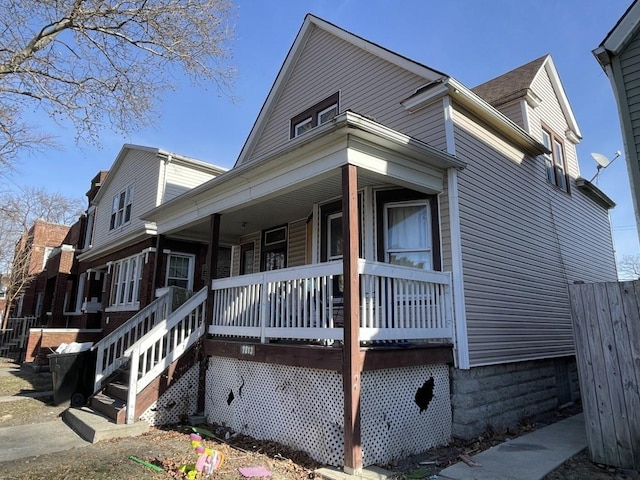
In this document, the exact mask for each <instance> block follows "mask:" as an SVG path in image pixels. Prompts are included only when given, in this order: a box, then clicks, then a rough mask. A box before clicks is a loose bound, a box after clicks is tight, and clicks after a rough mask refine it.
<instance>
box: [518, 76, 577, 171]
mask: <svg viewBox="0 0 640 480" xmlns="http://www.w3.org/2000/svg"><path fill="white" fill-rule="evenodd" d="M531 89H532V90H533V91H534V93H535V94H536V95H537V96H538V97H540V98H541V99H542V102H541V103H540V105H538V106H537V107H536V108H535V109H531V108H530V109H529V112H530V113H529V115H530V116H529V125H530V129H531V132H530V133H531V135H532V136H533V137H535V138H536V139H537V140H538V141H541V140H542V122H544V123H545V125H547V126H548V127H549V128H551V129H552V130H553V133H555V134H556V135H558V136H560V137H561V138H562V139H563V140H564V154H565V161H566V165H567V173H568V174H569V176H570V177H572V178H576V177H578V176H579V175H580V168H579V166H578V157H577V153H576V146H575V145H574V144H573V143H571V142H570V141H569V140H567V139H566V131H567V128H568V126H569V125H568V123H567V120H566V118H565V116H564V113H563V112H562V109H561V108H560V103H559V102H558V99H557V98H556V95H555V92H554V90H553V86H552V85H551V80H550V79H549V75H548V73H547V71H546V69H544V68H543V69H541V70H540V72H539V73H538V75H537V76H536V78H535V80H534V81H533V84H532V86H531ZM542 173H543V175H544V174H545V173H544V171H543V172H542ZM543 178H544V176H543Z"/></svg>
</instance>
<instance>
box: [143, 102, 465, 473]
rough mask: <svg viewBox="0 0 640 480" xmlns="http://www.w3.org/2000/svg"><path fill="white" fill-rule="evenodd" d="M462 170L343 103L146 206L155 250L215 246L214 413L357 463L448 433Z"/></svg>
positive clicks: (209, 302)
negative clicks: (182, 243) (222, 264)
mask: <svg viewBox="0 0 640 480" xmlns="http://www.w3.org/2000/svg"><path fill="white" fill-rule="evenodd" d="M463 167H464V164H463V163H462V162H459V161H457V160H456V159H455V157H453V156H451V155H448V154H446V153H443V152H442V151H441V150H438V149H435V148H433V147H431V146H429V145H426V144H424V143H422V142H419V141H417V140H415V139H413V138H410V137H407V136H406V135H403V134H400V133H398V132H395V131H392V130H390V129H388V128H386V127H384V126H382V125H380V124H377V123H376V122H375V121H372V120H370V119H367V118H365V117H362V116H359V115H357V114H354V113H352V112H346V113H345V114H342V115H340V116H338V117H336V118H335V119H334V120H333V121H331V122H330V123H328V124H325V125H322V126H319V127H317V128H315V129H313V130H311V131H309V132H308V133H306V134H305V135H302V136H300V137H297V138H294V139H292V140H291V141H290V142H288V143H287V144H286V145H284V146H283V147H282V148H278V149H276V150H274V151H269V152H268V153H266V154H265V155H264V156H263V157H260V158H259V159H256V160H255V161H252V162H250V163H246V164H241V165H239V166H236V167H235V168H233V169H232V170H230V171H229V172H227V173H226V174H223V175H221V176H219V177H217V178H216V179H213V180H211V181H210V182H208V183H207V184H204V185H202V186H200V187H197V188H195V189H193V190H192V191H190V192H188V193H186V194H184V195H182V196H181V197H179V198H176V199H175V200H173V201H171V202H168V203H167V204H165V205H163V206H162V207H161V208H160V207H158V208H156V209H154V210H151V211H150V212H148V213H147V214H145V216H144V219H145V220H146V221H148V222H149V223H148V225H149V229H150V230H151V229H153V228H155V229H156V232H157V234H158V237H157V238H158V242H157V245H156V251H158V252H161V251H167V250H169V249H168V248H167V242H168V241H169V240H171V239H182V240H191V241H197V242H201V243H202V244H206V245H207V246H208V253H207V259H206V269H203V270H206V272H207V276H208V281H207V286H208V289H207V293H206V295H207V299H206V308H205V311H206V332H207V333H208V334H209V338H207V339H205V340H204V351H205V353H206V355H207V358H206V359H205V363H203V364H202V366H203V367H204V366H205V365H206V367H207V368H206V369H205V368H201V370H200V375H201V378H202V377H203V376H204V377H206V381H204V382H203V381H202V380H201V382H200V383H201V384H202V383H204V384H205V385H206V387H205V389H204V392H203V395H204V397H205V398H204V399H203V402H204V405H201V407H204V408H203V409H204V411H206V412H207V415H208V419H209V420H210V421H212V422H217V423H219V422H225V423H226V424H227V425H233V427H234V429H236V430H238V431H243V432H245V433H248V434H250V435H253V436H255V437H256V438H270V439H273V440H277V441H281V442H283V443H286V444H288V445H291V446H294V447H299V448H301V449H303V450H307V451H313V452H314V455H315V458H318V459H322V460H323V461H326V462H327V463H330V464H334V465H341V466H344V468H345V470H346V471H350V472H357V471H359V470H360V469H361V468H362V465H363V460H364V462H365V464H370V462H374V463H375V462H376V461H379V460H380V461H381V460H382V459H383V458H387V459H390V458H392V457H393V456H394V455H397V454H398V452H399V451H403V452H405V453H407V452H409V451H411V452H415V453H417V452H418V451H420V450H424V449H426V448H429V446H434V445H436V444H439V443H445V442H446V441H447V440H448V438H449V435H450V433H451V413H450V412H451V410H450V402H449V366H450V364H451V363H453V361H454V345H462V346H464V345H465V342H460V341H459V340H460V339H459V337H460V335H463V334H464V332H465V329H464V328H463V327H464V326H462V328H461V325H458V323H459V322H460V321H461V320H462V319H463V316H461V315H459V314H458V310H459V308H460V302H461V299H462V297H461V296H460V295H458V293H459V292H461V290H460V285H459V282H460V281H461V277H459V275H457V274H456V273H455V272H456V262H458V261H459V257H458V256H457V254H456V248H457V247H456V245H457V242H458V241H459V238H458V236H457V234H456V232H455V231H453V229H452V228H450V227H451V224H452V220H451V219H452V218H454V217H455V215H456V214H457V212H456V210H455V208H456V205H457V204H456V201H457V197H456V195H457V192H456V190H455V187H456V185H455V170H456V169H459V168H463ZM223 249H229V250H230V252H231V253H230V255H231V262H230V264H231V269H230V274H231V275H230V276H229V277H228V278H219V277H220V275H219V272H220V268H219V264H218V259H219V258H220V252H221V251H222V250H223ZM156 270H157V269H156ZM452 272H453V273H452ZM456 282H458V283H456ZM454 289H455V292H456V298H455V300H456V303H455V307H454V298H453V290H454ZM458 356H459V355H456V358H457V357H458ZM303 392H311V400H309V399H307V398H306V397H305V395H304V393H303ZM416 399H418V400H416ZM378 400H380V402H382V403H380V402H378ZM427 407H428V408H427ZM267 411H268V412H270V413H271V412H274V415H269V416H268V417H269V418H266V416H265V415H264V412H267ZM275 412H279V413H278V414H277V415H276V413H275ZM278 416H279V418H278V420H274V419H273V418H271V417H278ZM382 417H386V419H387V420H385V419H383V418H382ZM285 423H286V424H287V428H285V427H284V426H283V425H284V424H285ZM294 424H298V425H299V428H290V427H291V425H294ZM381 425H385V427H384V428H382V427H381ZM381 428H382V429H381ZM415 428H418V430H419V431H414V429H415ZM285 431H286V434H284V433H283V432H285ZM297 431H303V432H310V435H312V436H313V437H314V438H316V439H318V444H317V445H315V446H314V445H310V444H309V443H308V441H307V439H303V438H298V437H296V433H295V432H297ZM425 431H432V432H437V434H434V436H433V438H430V439H426V438H425V437H424V435H422V434H421V433H420V432H425ZM311 432H312V433H311ZM392 438H393V442H395V443H394V445H387V446H386V447H385V446H381V445H382V444H384V443H385V442H392V440H391V439H392ZM326 441H329V443H331V445H329V446H328V445H326V444H324V443H323V442H326ZM320 443H323V446H318V445H320ZM316 447H317V448H316ZM378 447H380V448H378ZM326 452H331V453H326ZM373 452H377V453H373Z"/></svg>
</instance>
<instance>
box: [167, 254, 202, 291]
mask: <svg viewBox="0 0 640 480" xmlns="http://www.w3.org/2000/svg"><path fill="white" fill-rule="evenodd" d="M171 257H181V258H186V259H188V260H189V273H188V277H187V290H193V272H194V267H195V261H196V257H195V255H191V254H189V253H170V254H169V256H168V257H167V273H166V275H165V277H164V285H165V286H168V285H169V264H170V262H171Z"/></svg>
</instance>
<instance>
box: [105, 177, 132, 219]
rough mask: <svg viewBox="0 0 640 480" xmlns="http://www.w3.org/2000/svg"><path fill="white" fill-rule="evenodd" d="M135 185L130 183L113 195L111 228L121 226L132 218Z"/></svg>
mask: <svg viewBox="0 0 640 480" xmlns="http://www.w3.org/2000/svg"><path fill="white" fill-rule="evenodd" d="M133 190H134V188H133V185H129V186H128V187H127V188H125V189H124V190H122V191H121V192H119V193H117V194H116V195H114V196H113V199H112V201H111V223H110V225H109V230H113V229H114V228H117V227H120V226H122V225H124V224H125V223H128V222H129V221H130V220H131V208H132V206H133Z"/></svg>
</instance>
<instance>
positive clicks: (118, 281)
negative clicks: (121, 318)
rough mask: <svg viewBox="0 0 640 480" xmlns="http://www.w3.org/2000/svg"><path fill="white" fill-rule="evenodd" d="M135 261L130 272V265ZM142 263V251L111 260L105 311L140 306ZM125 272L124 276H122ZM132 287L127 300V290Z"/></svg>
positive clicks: (134, 308) (131, 308)
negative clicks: (133, 267) (132, 270)
mask: <svg viewBox="0 0 640 480" xmlns="http://www.w3.org/2000/svg"><path fill="white" fill-rule="evenodd" d="M134 262H135V272H134V273H133V274H131V265H133V263H134ZM143 264H144V253H139V254H137V255H132V256H130V257H127V258H123V259H121V260H118V261H115V262H113V265H112V266H113V269H112V270H111V271H112V274H113V276H112V277H111V289H110V293H111V294H110V296H109V304H110V305H109V307H108V308H106V309H105V311H107V312H112V311H118V310H137V309H138V308H139V307H140V283H141V282H140V280H141V276H142V268H143ZM125 274H126V277H125V276H124V275H125ZM130 288H133V298H132V300H131V301H129V299H128V298H127V297H128V292H129V290H130Z"/></svg>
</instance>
